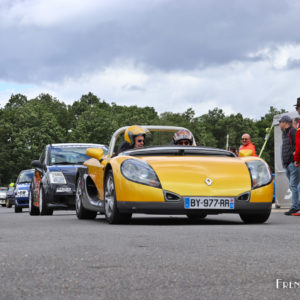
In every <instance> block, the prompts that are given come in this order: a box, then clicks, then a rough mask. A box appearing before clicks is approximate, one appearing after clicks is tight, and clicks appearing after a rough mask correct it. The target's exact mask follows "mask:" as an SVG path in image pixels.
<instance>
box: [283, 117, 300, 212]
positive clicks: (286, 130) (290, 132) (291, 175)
mask: <svg viewBox="0 0 300 300" xmlns="http://www.w3.org/2000/svg"><path fill="white" fill-rule="evenodd" d="M292 122H293V121H292V119H291V118H290V117H289V116H288V115H284V116H282V117H281V119H280V120H279V126H280V129H281V130H282V146H281V159H282V165H283V167H284V168H285V170H286V176H287V178H288V180H289V186H290V189H291V191H292V207H291V208H290V210H289V211H287V212H285V213H284V214H285V215H288V216H290V215H291V214H293V213H296V212H297V211H298V210H300V203H299V192H298V184H299V179H300V174H299V168H298V167H296V166H295V164H294V151H295V146H296V132H297V130H296V129H295V128H294V127H293V126H292Z"/></svg>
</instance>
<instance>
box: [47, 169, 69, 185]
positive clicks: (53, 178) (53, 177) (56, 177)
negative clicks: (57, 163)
mask: <svg viewBox="0 0 300 300" xmlns="http://www.w3.org/2000/svg"><path fill="white" fill-rule="evenodd" d="M49 179H50V183H55V184H67V182H66V179H65V176H64V174H63V173H62V172H50V173H49Z"/></svg>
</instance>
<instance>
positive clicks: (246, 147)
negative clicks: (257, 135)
mask: <svg viewBox="0 0 300 300" xmlns="http://www.w3.org/2000/svg"><path fill="white" fill-rule="evenodd" d="M239 156H240V157H241V156H257V154H256V151H255V146H254V144H253V143H252V141H251V136H250V134H248V133H244V134H243V135H242V145H241V146H240V149H239Z"/></svg>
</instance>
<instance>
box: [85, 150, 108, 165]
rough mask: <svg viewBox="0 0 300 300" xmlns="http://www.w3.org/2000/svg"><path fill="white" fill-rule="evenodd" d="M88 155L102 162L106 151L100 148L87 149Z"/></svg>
mask: <svg viewBox="0 0 300 300" xmlns="http://www.w3.org/2000/svg"><path fill="white" fill-rule="evenodd" d="M86 155H88V156H90V157H93V158H96V159H97V160H99V161H100V162H101V161H102V159H103V155H104V151H103V149H100V148H88V149H86Z"/></svg>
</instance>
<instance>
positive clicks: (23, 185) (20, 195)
mask: <svg viewBox="0 0 300 300" xmlns="http://www.w3.org/2000/svg"><path fill="white" fill-rule="evenodd" d="M33 174H34V169H29V170H23V171H21V172H20V174H19V176H18V179H17V182H16V186H15V213H20V212H22V209H23V208H26V207H29V197H30V186H31V182H32V179H33Z"/></svg>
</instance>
